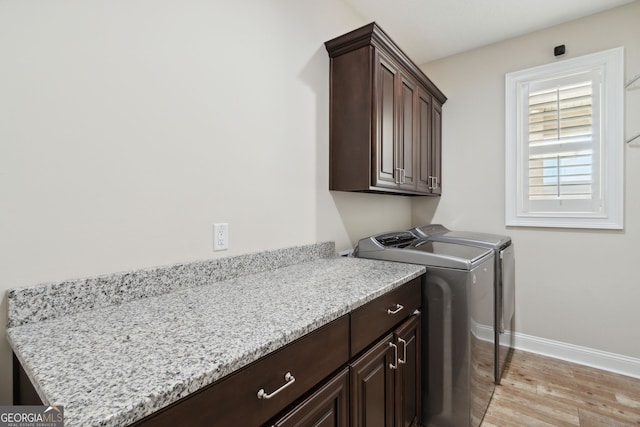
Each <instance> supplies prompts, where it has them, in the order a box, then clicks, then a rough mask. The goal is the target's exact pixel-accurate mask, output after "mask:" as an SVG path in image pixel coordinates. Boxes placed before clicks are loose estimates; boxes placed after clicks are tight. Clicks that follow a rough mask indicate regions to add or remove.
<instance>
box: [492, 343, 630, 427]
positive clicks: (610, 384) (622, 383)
mask: <svg viewBox="0 0 640 427" xmlns="http://www.w3.org/2000/svg"><path fill="white" fill-rule="evenodd" d="M512 426H513V427H529V426H531V427H537V426H541V427H542V426H554V427H565V426H567V427H572V426H575V427H624V426H636V427H637V426H640V379H636V378H630V377H627V376H624V375H620V374H614V373H610V372H606V371H603V370H599V369H595V368H590V367H586V366H581V365H576V364H573V363H570V362H566V361H562V360H559V359H553V358H550V357H546V356H540V355H537V354H533V353H527V352H523V351H519V350H518V351H515V352H514V354H513V357H512V359H511V360H510V362H509V363H508V364H507V367H506V371H505V376H504V377H503V380H502V385H499V386H497V387H496V390H495V392H494V396H493V398H492V400H491V404H490V405H489V408H488V409H487V413H486V414H485V417H484V419H483V422H482V424H481V427H512Z"/></svg>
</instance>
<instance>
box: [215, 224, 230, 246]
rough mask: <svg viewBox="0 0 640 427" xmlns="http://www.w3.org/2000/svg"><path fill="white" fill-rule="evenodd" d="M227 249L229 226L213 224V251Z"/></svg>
mask: <svg viewBox="0 0 640 427" xmlns="http://www.w3.org/2000/svg"><path fill="white" fill-rule="evenodd" d="M227 249H229V224H227V223H221V224H213V250H214V251H226V250H227Z"/></svg>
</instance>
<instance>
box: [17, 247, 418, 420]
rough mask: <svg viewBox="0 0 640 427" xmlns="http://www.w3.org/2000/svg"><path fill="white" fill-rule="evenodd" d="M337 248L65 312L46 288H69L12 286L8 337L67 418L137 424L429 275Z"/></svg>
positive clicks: (50, 400)
mask: <svg viewBox="0 0 640 427" xmlns="http://www.w3.org/2000/svg"><path fill="white" fill-rule="evenodd" d="M331 245H332V244H331ZM331 248H333V246H331ZM305 249H306V248H303V249H302V250H305ZM324 249H326V248H323V250H324ZM329 252H331V251H329ZM326 253H327V251H326V250H324V254H325V255H326ZM325 255H322V256H319V257H310V259H309V257H308V258H302V259H301V260H300V259H298V260H297V261H299V262H296V263H293V264H290V265H287V263H286V262H285V263H283V264H282V265H283V266H279V268H274V265H273V263H272V265H271V266H270V267H271V268H274V269H267V270H264V267H263V268H258V269H257V270H256V271H255V272H252V273H251V274H245V275H237V276H235V277H231V278H228V279H225V280H214V279H212V277H213V276H212V275H211V274H210V272H209V273H208V275H207V277H209V280H208V283H201V282H199V281H197V280H195V281H196V282H198V284H197V286H182V287H181V288H179V289H172V290H168V291H166V292H164V293H160V294H159V295H154V296H148V297H145V296H144V295H142V296H140V295H137V296H136V297H135V298H131V299H129V300H127V298H125V299H124V302H119V303H117V304H114V305H108V304H105V305H104V306H100V305H96V306H95V307H92V308H91V309H90V310H86V311H82V310H80V309H78V308H76V309H68V308H67V309H66V310H67V311H65V312H64V314H63V315H59V316H57V315H56V313H51V305H52V303H42V299H43V298H42V295H43V294H44V295H46V294H47V293H48V292H49V293H51V294H54V293H53V292H50V291H51V289H57V291H58V292H55V294H56V295H57V294H59V293H63V294H64V291H63V290H61V289H62V288H64V287H63V286H62V285H60V284H58V285H49V288H48V291H43V292H41V291H40V290H39V289H36V290H34V289H27V290H18V291H16V292H13V293H12V291H10V293H9V306H10V307H9V312H10V325H12V324H14V325H16V326H12V327H10V328H9V329H8V330H7V336H8V339H9V342H10V344H11V346H12V348H13V350H14V352H15V353H16V356H17V357H18V359H19V360H20V361H21V363H22V365H23V367H24V368H25V371H26V372H27V375H28V376H29V377H30V379H31V381H32V382H33V383H34V385H35V387H36V390H37V392H38V394H39V395H40V397H41V399H42V400H43V401H44V403H45V404H51V405H64V410H65V425H66V426H68V427H74V426H121V425H127V424H130V423H133V422H134V421H137V420H139V419H141V418H143V417H145V416H147V415H149V414H151V413H153V412H155V411H157V410H158V409H160V408H163V407H165V406H167V405H169V404H171V403H173V402H175V401H177V400H178V399H180V398H182V397H185V396H187V395H189V394H191V393H193V392H195V391H197V390H199V389H200V388H202V387H204V386H206V385H208V384H211V383H212V382H214V381H216V380H218V379H220V378H222V377H224V376H225V375H227V374H229V373H231V372H233V371H235V370H237V369H239V368H241V367H243V366H245V365H247V364H249V363H251V362H253V361H255V360H257V359H259V358H260V357H262V356H264V355H266V354H268V353H270V352H272V351H275V350H277V349H278V348H280V347H282V346H284V345H286V344H288V343H290V342H292V341H294V340H295V339H297V338H299V337H301V336H303V335H305V334H307V333H309V332H311V331H313V330H315V329H317V328H319V327H321V326H323V325H325V324H327V323H329V322H331V321H332V320H334V319H337V318H338V317H340V316H342V315H344V314H346V313H348V312H350V311H352V310H353V309H355V308H357V307H359V306H361V305H363V304H365V303H367V302H368V301H370V300H372V299H374V298H376V297H378V296H380V295H382V294H384V293H386V292H388V291H390V290H392V289H394V288H395V287H397V286H400V285H401V284H403V283H406V282H408V281H409V280H411V279H413V278H415V277H418V276H419V275H421V274H422V273H424V271H425V269H424V267H422V266H418V265H412V264H401V263H392V262H384V261H372V260H365V259H356V258H343V257H342V258H338V257H335V256H325ZM263 261H264V260H263ZM267 261H268V260H267ZM254 269H255V267H254ZM182 270H183V271H185V272H186V271H189V270H188V269H186V270H185V269H182ZM260 270H262V271H260ZM143 276H144V275H143ZM121 278H122V277H120V279H121ZM134 282H135V281H134ZM67 285H69V286H72V285H73V286H76V288H74V289H75V290H76V291H77V289H79V288H77V286H78V285H77V283H72V284H67ZM73 286H72V288H73ZM119 286H120V287H121V285H119ZM86 288H87V287H86V286H85V289H86ZM65 289H66V288H65ZM89 289H93V288H91V287H89ZM93 291H95V289H93ZM119 292H121V289H119ZM102 293H105V292H104V291H102ZM25 295H32V296H35V297H39V299H38V300H37V301H38V302H37V303H36V302H34V303H33V304H39V305H41V306H42V307H39V308H38V309H34V308H33V307H31V308H28V306H29V303H28V301H29V300H28V299H27V298H26V297H25ZM85 298H86V296H85ZM44 299H46V298H44ZM80 299H82V298H80ZM12 300H15V301H14V302H12ZM34 301H35V298H34ZM14 305H15V307H14V308H12V306H14ZM77 307H80V305H78V306H77ZM42 310H45V311H47V310H48V311H47V315H46V316H45V319H41V318H40V317H38V313H40V312H41V311H42ZM63 311H64V310H63ZM12 313H13V314H14V317H12V316H11V315H12ZM24 313H33V317H35V318H37V321H31V322H30V321H29V319H30V317H28V316H25V314H24Z"/></svg>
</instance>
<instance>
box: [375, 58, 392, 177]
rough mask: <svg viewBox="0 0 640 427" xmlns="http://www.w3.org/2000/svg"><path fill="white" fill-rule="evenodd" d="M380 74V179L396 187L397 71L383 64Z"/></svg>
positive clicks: (381, 64) (380, 65)
mask: <svg viewBox="0 0 640 427" xmlns="http://www.w3.org/2000/svg"><path fill="white" fill-rule="evenodd" d="M379 67H380V68H379V72H380V80H379V81H380V100H379V104H378V105H379V108H380V112H379V114H380V120H379V141H378V155H379V159H378V165H377V166H378V179H380V180H381V181H388V182H390V183H392V184H394V185H395V150H394V142H395V126H394V123H395V105H394V98H395V74H396V70H394V69H393V68H392V67H390V66H389V64H385V63H384V62H381V63H380V64H379Z"/></svg>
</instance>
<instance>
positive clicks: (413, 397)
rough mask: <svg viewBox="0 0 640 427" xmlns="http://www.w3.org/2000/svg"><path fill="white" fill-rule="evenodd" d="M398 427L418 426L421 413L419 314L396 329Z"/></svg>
mask: <svg viewBox="0 0 640 427" xmlns="http://www.w3.org/2000/svg"><path fill="white" fill-rule="evenodd" d="M396 341H397V342H398V352H399V361H398V371H397V375H396V427H418V426H419V425H420V417H421V415H422V414H421V406H422V397H421V389H422V387H421V384H420V378H421V376H420V375H421V371H420V367H421V365H420V358H421V348H420V345H421V343H420V316H419V315H416V316H411V317H410V318H409V320H407V321H406V322H405V323H404V324H403V325H402V326H401V327H400V328H399V329H398V330H397V331H396Z"/></svg>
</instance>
